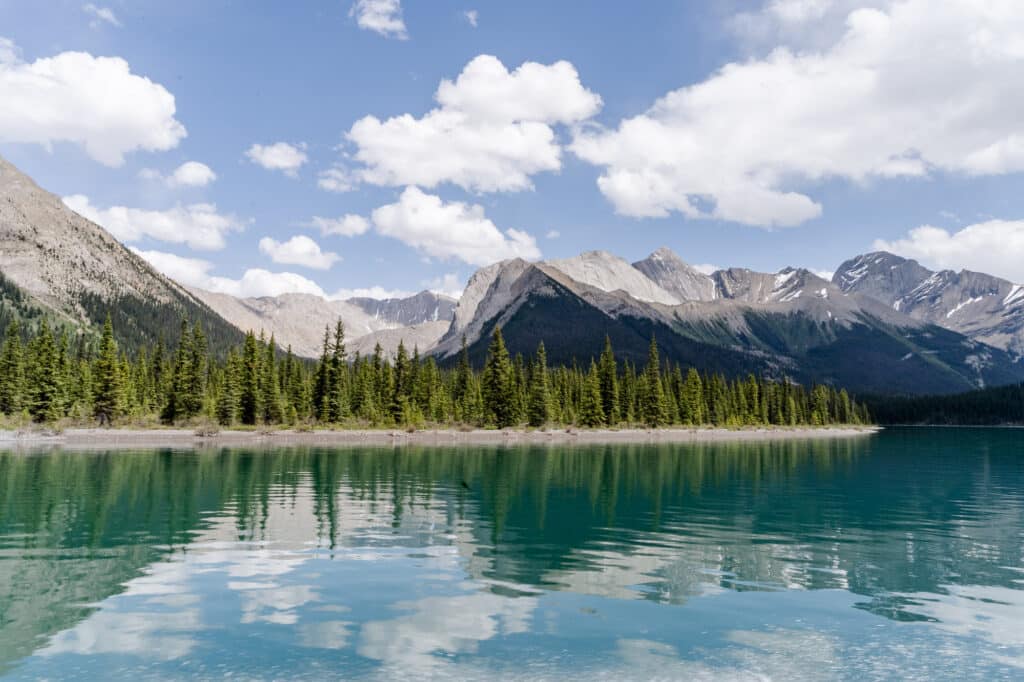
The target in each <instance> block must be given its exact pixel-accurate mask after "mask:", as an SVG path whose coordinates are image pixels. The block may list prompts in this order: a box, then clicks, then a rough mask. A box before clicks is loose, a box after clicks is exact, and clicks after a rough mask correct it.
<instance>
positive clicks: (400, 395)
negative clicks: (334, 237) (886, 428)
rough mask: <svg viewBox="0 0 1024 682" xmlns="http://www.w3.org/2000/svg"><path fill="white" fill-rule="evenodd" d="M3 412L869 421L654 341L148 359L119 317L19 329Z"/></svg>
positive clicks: (296, 419)
mask: <svg viewBox="0 0 1024 682" xmlns="http://www.w3.org/2000/svg"><path fill="white" fill-rule="evenodd" d="M0 412H2V413H3V414H5V415H23V416H24V417H25V418H30V419H32V420H33V421H36V422H42V423H45V422H55V421H58V420H61V419H66V418H67V419H71V420H79V421H83V420H96V421H97V422H98V423H100V424H101V425H107V424H111V423H113V422H115V421H117V420H128V419H134V420H137V421H146V420H156V419H159V420H160V421H161V422H162V423H164V424H188V423H196V422H200V421H203V420H209V421H216V422H217V423H218V424H220V425H223V426H233V425H249V426H256V425H278V424H287V425H306V424H308V425H324V426H326V425H351V426H356V425H363V426H366V425H371V426H401V427H419V426H424V425H428V424H430V425H437V426H458V425H467V426H475V427H497V428H506V427H516V426H531V427H543V426H548V425H551V426H554V425H561V426H570V425H573V426H581V427H600V426H610V427H615V426H624V425H644V426H647V427H650V428H657V427H663V426H670V425H689V426H703V425H712V426H730V427H735V426H748V425H749V426H753V425H780V426H784V425H788V426H796V425H829V424H860V423H867V422H869V421H870V417H869V415H868V412H867V409H866V408H865V407H864V406H863V405H861V404H859V403H857V402H855V401H854V400H853V399H851V397H850V396H849V394H848V393H847V392H846V391H845V390H836V389H834V388H832V387H830V386H823V385H818V386H813V387H811V388H810V389H807V388H804V387H803V386H800V385H795V384H791V383H786V382H772V381H767V380H765V379H763V378H759V377H755V376H752V375H751V376H748V377H747V378H746V379H727V378H725V377H724V376H722V375H720V374H702V373H700V372H698V371H697V370H696V369H694V368H692V367H690V368H684V367H682V366H680V365H678V364H675V365H673V364H671V363H662V362H661V361H660V359H659V356H658V344H657V341H656V339H654V338H652V339H651V343H650V350H649V355H648V359H647V363H646V365H645V366H644V367H638V366H636V365H634V364H633V363H630V362H629V361H628V360H627V361H624V362H620V361H619V360H618V359H617V358H616V357H615V353H614V350H613V349H612V346H611V342H610V341H609V340H608V339H607V338H606V340H605V346H604V351H603V352H602V353H601V355H600V357H598V358H594V359H591V360H589V362H588V363H585V364H583V365H580V364H578V363H576V362H574V363H573V364H572V365H570V366H559V367H549V366H548V363H547V358H546V354H545V350H544V344H543V343H541V344H540V345H539V347H538V348H537V351H536V353H535V354H534V355H533V356H532V357H530V358H529V359H527V358H524V357H523V356H522V355H521V354H517V355H515V356H514V357H513V356H512V355H511V354H510V353H509V351H508V349H507V348H506V346H505V343H504V340H503V338H502V335H501V329H500V328H495V330H494V332H493V334H492V336H491V341H490V346H489V348H488V353H487V358H486V361H485V363H484V366H483V368H482V370H476V369H474V368H473V367H472V366H471V365H470V362H469V356H468V352H467V349H466V345H465V342H463V348H462V352H461V354H460V356H459V359H458V362H457V363H456V364H455V366H454V367H452V368H442V367H440V366H439V365H438V363H437V361H436V359H435V358H434V357H432V356H427V357H422V356H421V355H420V353H419V351H418V350H417V349H413V351H412V353H411V354H410V353H409V352H408V350H407V349H406V348H405V346H404V344H399V346H398V349H397V352H396V353H395V355H394V358H393V359H392V358H386V357H385V356H384V353H383V352H382V349H381V348H380V346H379V345H378V346H377V347H376V349H375V351H374V353H373V354H372V355H367V356H360V355H359V354H356V355H355V356H354V357H350V356H349V355H348V353H347V352H346V349H345V328H344V326H343V324H342V323H341V322H340V321H339V322H338V324H337V326H336V327H335V328H334V329H333V330H325V333H324V340H323V350H322V353H321V355H320V358H319V360H318V361H315V362H313V361H309V360H305V359H302V358H298V357H296V356H295V355H294V354H293V353H292V351H291V348H290V347H289V348H287V349H286V350H285V351H283V352H282V351H281V350H280V349H279V348H278V346H277V344H276V342H275V340H274V338H273V337H271V338H270V339H269V340H268V339H266V338H265V337H264V336H263V335H262V334H261V335H260V336H257V335H256V334H254V333H253V332H249V333H248V334H246V335H245V339H244V342H243V343H242V344H241V345H239V346H236V347H233V348H230V349H229V350H228V352H227V355H226V357H224V358H223V359H221V358H219V357H218V356H217V355H215V354H213V353H212V352H211V351H210V348H209V343H208V340H207V337H206V335H205V333H204V331H203V328H202V327H201V326H200V325H199V324H194V325H190V324H189V323H188V322H187V321H183V322H182V326H181V334H180V338H179V342H178V344H177V347H176V348H174V349H171V348H168V347H166V346H165V344H164V343H163V341H162V340H159V341H158V342H157V343H156V344H155V345H153V346H152V347H151V348H147V347H141V348H139V349H138V350H137V351H136V352H135V353H134V355H132V356H130V355H129V354H128V353H127V352H123V351H121V350H119V349H118V344H117V342H116V341H115V339H114V333H113V325H112V324H111V321H110V318H109V317H108V318H107V320H106V322H105V324H104V326H103V332H102V335H101V337H100V339H99V342H98V343H95V342H88V341H83V339H82V337H77V338H76V337H72V336H69V334H68V333H67V332H64V331H62V332H57V333H54V331H53V330H52V329H51V328H50V327H49V325H48V324H47V322H46V320H45V319H44V320H43V321H42V322H41V323H40V325H39V326H38V329H37V330H36V331H35V332H34V333H30V332H28V331H26V330H22V329H21V328H20V327H19V325H18V323H17V322H16V321H12V322H11V323H10V324H9V325H8V326H7V330H6V333H5V334H4V341H3V347H2V348H0Z"/></svg>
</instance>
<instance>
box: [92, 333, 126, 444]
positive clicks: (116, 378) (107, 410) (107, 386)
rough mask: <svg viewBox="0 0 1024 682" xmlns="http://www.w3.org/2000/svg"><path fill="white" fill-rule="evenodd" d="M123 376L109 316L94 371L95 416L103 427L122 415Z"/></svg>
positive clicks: (93, 397)
mask: <svg viewBox="0 0 1024 682" xmlns="http://www.w3.org/2000/svg"><path fill="white" fill-rule="evenodd" d="M121 376H122V374H121V366H120V364H119V362H118V358H117V343H116V342H115V341H114V328H113V325H112V324H111V322H110V316H109V315H108V316H107V321H106V322H105V323H104V324H103V336H102V338H101V340H100V349H99V353H98V355H97V356H96V361H95V362H94V363H93V370H92V383H93V390H92V401H93V415H94V416H95V417H96V420H97V421H98V422H99V423H100V425H101V426H109V425H110V423H111V422H113V420H114V418H115V417H117V416H118V415H120V414H121V410H122V401H123V386H122V383H121Z"/></svg>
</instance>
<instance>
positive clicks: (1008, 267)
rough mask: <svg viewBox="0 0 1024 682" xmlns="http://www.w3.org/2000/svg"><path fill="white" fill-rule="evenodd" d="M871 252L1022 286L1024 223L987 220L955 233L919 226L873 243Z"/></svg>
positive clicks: (1023, 279)
mask: <svg viewBox="0 0 1024 682" xmlns="http://www.w3.org/2000/svg"><path fill="white" fill-rule="evenodd" d="M874 248H875V249H877V250H879V251H891V252H892V253H895V254H898V255H900V256H904V257H906V258H913V259H915V260H918V261H920V262H921V263H922V264H923V265H925V266H928V267H931V268H936V269H950V270H961V269H967V270H974V271H976V272H985V273H988V274H990V275H996V276H997V277H1003V278H1005V279H1008V280H1011V281H1013V282H1019V283H1024V257H1022V256H1021V254H1024V220H989V221H986V222H983V223H976V224H974V225H968V226H967V227H964V228H963V229H961V230H957V231H956V232H950V231H948V230H945V229H943V228H941V227H933V226H931V225H922V226H921V227H916V228H914V229H913V230H910V232H909V233H908V234H907V236H906V237H903V238H902V239H896V240H893V241H887V240H884V239H876V240H875V243H874Z"/></svg>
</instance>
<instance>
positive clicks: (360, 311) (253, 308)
mask: <svg viewBox="0 0 1024 682" xmlns="http://www.w3.org/2000/svg"><path fill="white" fill-rule="evenodd" d="M190 291H191V293H192V294H193V295H194V296H196V297H197V298H199V299H200V300H202V301H203V302H204V303H206V305H208V306H209V307H210V308H211V309H213V310H215V311H216V312H217V314H219V315H221V316H222V317H223V318H224V319H226V320H228V321H229V322H230V323H231V324H233V325H234V326H235V327H237V328H238V329H239V330H242V331H249V330H253V331H255V332H260V331H262V332H263V333H265V334H266V335H267V336H268V337H269V336H271V335H273V336H274V339H275V340H276V341H277V344H278V346H280V347H282V348H286V347H287V346H289V345H290V346H291V347H292V351H293V352H294V353H295V354H296V355H300V356H303V357H308V358H315V357H319V356H320V353H321V351H322V349H323V340H324V329H325V328H330V329H331V332H332V333H333V330H334V327H335V325H336V324H337V322H338V320H341V321H342V323H343V324H344V325H345V338H346V346H347V347H348V349H349V350H350V352H354V350H353V349H359V350H362V351H363V352H364V354H365V352H366V349H367V348H368V349H369V351H370V352H373V347H374V345H375V344H376V343H377V342H378V341H380V343H381V346H382V347H383V348H384V350H385V351H386V352H389V353H390V352H393V351H394V349H396V348H397V347H398V342H399V340H402V339H403V338H404V340H405V344H406V345H407V346H408V347H409V350H410V351H412V348H413V346H414V345H416V344H419V347H420V349H421V350H427V349H428V348H432V347H433V346H434V344H435V343H436V342H437V340H438V339H439V338H440V336H441V334H442V333H443V332H444V331H445V330H446V329H447V328H448V325H449V323H450V321H451V318H452V315H453V313H454V309H455V300H454V299H452V298H449V297H447V296H442V295H440V294H434V293H432V292H429V291H424V292H421V293H419V294H416V295H415V296H410V297H409V298H392V299H384V300H377V299H372V298H353V299H349V300H347V301H331V300H328V299H325V298H321V297H319V296H314V295H312V294H283V295H281V296H272V297H271V296H267V297H261V298H235V297H234V296H230V295H228V294H218V293H214V292H210V291H204V290H202V289H191V290H190ZM404 329H408V330H409V331H408V332H405V333H403V332H401V331H400V330H404ZM384 332H389V333H387V334H384ZM371 334H382V335H381V336H378V337H374V338H373V339H372V340H371V339H365V340H364V341H363V342H362V343H357V342H358V341H359V340H360V339H362V338H363V337H366V336H367V335H371Z"/></svg>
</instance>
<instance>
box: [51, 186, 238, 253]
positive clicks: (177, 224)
mask: <svg viewBox="0 0 1024 682" xmlns="http://www.w3.org/2000/svg"><path fill="white" fill-rule="evenodd" d="M63 201H64V204H65V205H67V207H68V208H70V209H71V210H72V211H74V212H76V213H78V214H79V215H80V216H82V217H83V218H87V219H88V220H91V221H93V222H94V223H96V224H97V225H99V226H101V227H103V228H105V229H106V230H107V231H108V232H110V234H112V235H114V237H115V238H116V239H118V240H120V241H122V242H137V241H139V240H141V239H142V238H144V237H150V238H152V239H157V240H160V241H164V242H169V243H172V244H187V245H188V246H189V247H191V248H193V249H199V250H203V251H216V250H219V249H223V248H224V245H225V235H227V233H229V232H235V231H241V230H242V229H243V228H244V225H243V223H242V221H241V220H239V219H238V218H237V217H235V216H234V215H232V214H222V213H219V212H218V211H217V207H216V206H215V205H214V204H190V205H188V206H175V207H174V208H170V209H167V210H164V211H153V210H147V209H141V208H128V207H127V206H111V207H110V208H99V207H97V206H93V205H92V203H91V202H90V201H89V197H87V196H85V195H83V194H73V195H71V196H67V197H64V198H63Z"/></svg>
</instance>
